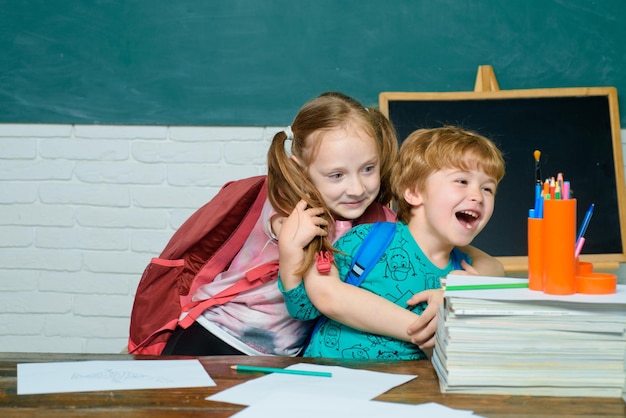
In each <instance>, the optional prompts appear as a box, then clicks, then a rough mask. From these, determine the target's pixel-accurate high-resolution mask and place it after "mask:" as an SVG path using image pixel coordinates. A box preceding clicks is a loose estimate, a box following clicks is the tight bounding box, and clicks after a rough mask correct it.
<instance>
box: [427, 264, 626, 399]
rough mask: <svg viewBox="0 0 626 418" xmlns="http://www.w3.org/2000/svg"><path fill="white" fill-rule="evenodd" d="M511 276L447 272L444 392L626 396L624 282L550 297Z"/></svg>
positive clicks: (441, 348)
mask: <svg viewBox="0 0 626 418" xmlns="http://www.w3.org/2000/svg"><path fill="white" fill-rule="evenodd" d="M525 282H526V283H527V281H526V280H521V279H512V278H493V277H475V276H474V277H471V276H452V275H451V276H448V277H447V279H446V290H445V293H444V296H445V303H444V304H442V305H441V306H440V310H439V317H438V330H437V337H436V343H435V349H434V352H433V356H432V362H433V364H434V366H435V370H436V371H437V374H438V376H439V383H440V386H441V391H442V392H450V393H472V394H507V395H531V396H559V397H568V396H572V397H574V396H593V397H617V398H619V397H622V396H623V393H624V390H625V388H626V380H625V376H626V373H625V368H626V367H625V362H624V356H625V355H626V286H623V285H618V286H617V292H616V293H614V294H610V295H582V294H575V295H571V296H552V295H547V294H544V293H543V292H539V291H532V290H529V289H528V288H507V289H485V290H476V289H475V288H474V290H449V289H454V288H455V287H456V288H457V289H458V288H463V287H464V286H468V285H472V286H475V285H476V284H482V285H489V284H496V283H497V284H499V285H502V284H505V283H511V284H517V285H522V286H523V284H524V283H525Z"/></svg>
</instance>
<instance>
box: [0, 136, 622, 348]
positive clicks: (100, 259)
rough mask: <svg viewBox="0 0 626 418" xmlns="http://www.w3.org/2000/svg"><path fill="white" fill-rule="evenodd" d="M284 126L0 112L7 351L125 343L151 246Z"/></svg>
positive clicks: (1, 307)
mask: <svg viewBox="0 0 626 418" xmlns="http://www.w3.org/2000/svg"><path fill="white" fill-rule="evenodd" d="M279 129H281V128H279V127H265V128H262V127H164V126H96V125H19V124H0V351H30V352H102V353H115V352H119V351H121V350H122V349H123V348H125V346H126V342H127V336H128V325H129V316H130V311H131V307H132V302H133V297H134V292H135V288H136V286H137V283H138V281H139V278H140V276H141V273H142V272H143V269H144V267H145V266H146V265H147V263H148V262H149V260H150V258H151V257H153V256H155V255H157V254H158V253H160V252H161V250H162V249H163V247H164V246H165V244H166V243H167V241H168V240H169V238H170V237H171V236H172V234H173V233H174V231H175V230H176V229H177V228H178V227H179V226H180V225H181V224H182V223H183V222H184V221H185V220H186V219H187V217H189V215H191V213H193V212H194V211H195V210H196V209H197V208H198V207H200V206H201V205H202V204H204V203H205V202H206V201H208V200H209V199H210V198H211V197H212V196H213V195H214V194H215V193H216V192H217V190H218V189H219V188H220V187H221V186H222V185H223V184H224V183H225V182H226V181H229V180H233V179H238V178H243V177H249V176H252V175H258V174H263V173H265V172H266V163H265V155H266V152H267V148H268V146H269V141H270V139H271V137H272V136H273V135H274V133H275V132H277V131H278V130H279ZM622 138H626V135H624V133H622ZM624 144H625V145H624V147H623V148H624V153H625V154H626V142H624ZM618 274H619V276H620V281H621V282H622V283H624V282H626V266H624V265H622V267H621V268H620V271H619V272H618Z"/></svg>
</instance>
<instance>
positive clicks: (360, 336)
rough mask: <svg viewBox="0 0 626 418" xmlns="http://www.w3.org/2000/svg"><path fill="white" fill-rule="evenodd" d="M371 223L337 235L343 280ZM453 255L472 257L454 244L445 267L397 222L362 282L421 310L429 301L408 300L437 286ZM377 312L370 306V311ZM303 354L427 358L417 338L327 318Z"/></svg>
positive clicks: (304, 308)
mask: <svg viewBox="0 0 626 418" xmlns="http://www.w3.org/2000/svg"><path fill="white" fill-rule="evenodd" d="M371 228H372V225H371V224H365V225H359V226H357V227H355V228H353V229H352V230H350V231H349V232H348V233H346V234H345V235H344V236H343V237H342V238H340V239H339V240H338V241H337V243H336V245H335V247H336V248H337V249H338V250H339V251H340V253H338V254H336V255H335V262H336V264H337V268H338V269H339V275H340V277H341V279H342V280H344V281H345V278H346V277H347V275H348V273H349V270H350V266H351V264H352V258H353V256H354V255H355V253H356V251H357V250H358V248H359V246H360V245H361V243H362V242H363V240H364V239H365V236H366V235H367V234H368V233H369V232H370V230H371ZM454 259H456V260H457V263H458V262H459V261H458V260H461V259H465V260H466V261H467V262H470V259H469V257H468V256H467V255H466V254H464V253H462V252H461V251H460V250H458V249H456V248H455V249H454V250H453V251H452V253H451V254H450V262H449V263H448V265H447V266H446V267H445V268H443V269H441V268H439V267H437V266H435V265H434V264H433V263H431V262H430V260H429V259H428V258H427V257H426V256H425V255H424V253H423V252H422V250H421V249H420V247H419V246H418V245H417V242H415V240H414V239H413V236H412V235H411V233H410V231H409V228H408V226H407V225H406V224H405V223H402V222H398V223H397V224H396V233H395V235H394V238H393V241H392V242H391V244H390V245H389V247H388V248H387V250H386V251H385V253H384V254H383V256H382V257H381V259H380V260H379V261H378V263H377V264H376V265H375V266H374V268H373V269H372V271H371V272H370V273H369V275H368V276H367V277H366V278H365V281H364V282H363V283H362V284H361V286H360V287H362V288H363V289H367V290H369V291H371V292H373V293H376V294H378V295H380V296H382V297H384V298H386V299H388V300H390V301H391V302H393V303H395V304H397V305H399V306H402V307H406V308H407V309H410V310H412V311H413V312H415V313H417V314H421V313H422V312H423V311H424V309H425V307H426V304H425V303H420V304H418V305H415V306H408V305H407V304H406V302H407V300H409V298H411V296H413V295H414V294H416V293H419V292H421V291H423V290H427V289H439V288H440V287H441V281H440V278H441V277H445V276H446V275H447V274H448V273H449V272H450V271H452V270H453V269H454V268H453V266H454V263H453V261H452V260H454ZM294 293H298V292H294ZM294 296H295V294H294ZM307 299H308V298H307ZM286 300H287V298H286ZM297 303H298V307H297V310H300V311H301V312H302V311H306V312H308V313H309V315H310V314H311V313H312V312H315V311H317V310H316V309H310V308H308V307H307V306H306V303H303V300H302V299H301V298H300V300H299V301H298V302H297ZM309 303H310V301H309ZM290 311H291V310H290ZM375 314H376V313H375V312H372V315H375ZM305 316H306V315H305ZM309 318H310V317H309ZM303 319H304V318H303ZM304 356H305V357H329V358H355V359H384V360H416V359H425V358H426V355H425V354H424V352H423V351H422V350H420V349H419V347H418V346H417V345H415V344H412V343H408V342H404V341H400V340H396V339H394V338H391V337H385V336H381V335H376V334H371V333H367V332H363V331H359V330H356V329H354V328H351V327H348V326H346V325H343V324H341V323H339V322H336V321H333V320H331V319H328V320H327V321H325V322H324V324H323V325H322V326H321V327H320V328H319V330H318V332H316V333H315V334H314V335H313V336H312V337H311V342H310V343H309V345H308V346H307V348H306V351H305V353H304Z"/></svg>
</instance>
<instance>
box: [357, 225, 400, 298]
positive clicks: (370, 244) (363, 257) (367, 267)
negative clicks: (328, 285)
mask: <svg viewBox="0 0 626 418" xmlns="http://www.w3.org/2000/svg"><path fill="white" fill-rule="evenodd" d="M395 232H396V224H395V223H393V222H376V223H375V224H374V225H373V226H372V229H371V230H370V232H369V233H368V234H367V236H366V237H365V239H364V240H363V242H362V243H361V245H360V246H359V249H358V250H357V251H356V254H355V255H354V258H353V259H352V265H351V266H350V272H349V273H348V277H347V278H346V283H348V284H351V285H354V286H357V287H358V286H361V283H363V280H365V277H367V275H368V274H369V273H370V271H372V269H373V268H374V266H375V265H376V263H378V260H380V258H381V257H382V256H383V254H384V253H385V250H387V247H388V246H389V244H391V241H392V240H393V237H394V235H395Z"/></svg>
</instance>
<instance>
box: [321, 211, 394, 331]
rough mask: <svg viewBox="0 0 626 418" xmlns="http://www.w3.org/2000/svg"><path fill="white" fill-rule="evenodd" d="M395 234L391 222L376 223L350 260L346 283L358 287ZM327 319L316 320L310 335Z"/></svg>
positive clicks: (323, 317)
mask: <svg viewBox="0 0 626 418" xmlns="http://www.w3.org/2000/svg"><path fill="white" fill-rule="evenodd" d="M395 232H396V224H395V223H393V222H376V223H375V224H374V225H373V226H372V229H371V230H370V232H369V233H368V234H367V235H366V236H365V239H364V240H363V242H362V243H361V245H360V246H359V248H358V249H357V251H356V254H354V258H353V259H352V265H351V266H350V272H349V273H348V277H347V278H346V283H348V284H351V285H353V286H356V287H360V286H361V284H362V283H363V281H364V280H365V277H367V275H368V274H369V273H370V272H371V271H372V269H373V268H374V266H375V265H376V263H378V260H380V258H381V257H382V256H383V254H384V253H385V250H386V249H387V247H389V244H391V241H393V237H394V236H395ZM327 319H328V318H327V317H325V316H322V317H321V318H320V319H318V321H317V323H316V324H315V327H314V328H313V331H312V332H311V335H313V334H315V333H316V332H317V330H318V329H319V328H320V327H321V326H322V324H324V322H326V320H327Z"/></svg>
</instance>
